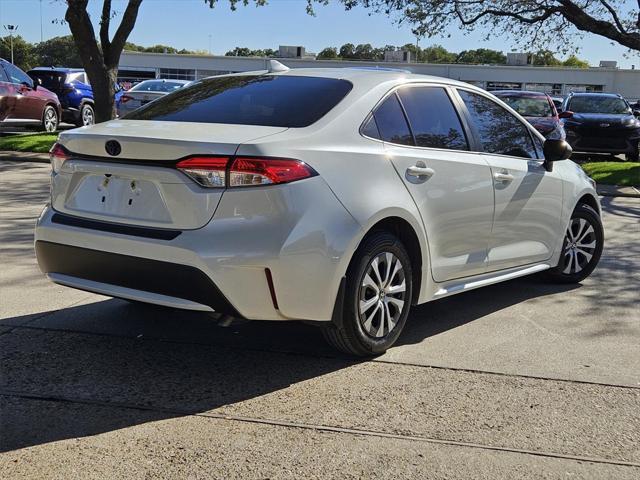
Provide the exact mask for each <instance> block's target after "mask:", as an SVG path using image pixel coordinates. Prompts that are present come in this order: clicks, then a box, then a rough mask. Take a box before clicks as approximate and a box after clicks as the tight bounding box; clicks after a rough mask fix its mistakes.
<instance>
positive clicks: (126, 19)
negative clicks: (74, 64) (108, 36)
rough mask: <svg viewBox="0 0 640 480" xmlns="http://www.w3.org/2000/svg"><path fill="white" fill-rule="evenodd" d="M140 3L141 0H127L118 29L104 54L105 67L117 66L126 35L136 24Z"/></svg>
mask: <svg viewBox="0 0 640 480" xmlns="http://www.w3.org/2000/svg"><path fill="white" fill-rule="evenodd" d="M105 1H106V0H105ZM141 3H142V0H129V3H128V4H127V8H126V10H125V11H124V15H123V16H122V21H121V22H120V26H118V30H116V33H115V35H114V36H113V40H112V41H111V45H110V48H109V53H108V55H106V54H105V65H107V67H117V66H118V60H119V59H120V53H121V52H122V49H123V48H124V44H125V43H126V41H127V37H128V36H129V34H130V33H131V31H132V30H133V27H134V26H135V24H136V18H137V17H138V9H139V8H140V4H141Z"/></svg>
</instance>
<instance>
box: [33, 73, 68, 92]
mask: <svg viewBox="0 0 640 480" xmlns="http://www.w3.org/2000/svg"><path fill="white" fill-rule="evenodd" d="M29 76H30V77H31V78H38V79H40V81H41V82H42V86H43V87H44V88H46V89H47V90H51V91H52V92H57V91H60V90H61V89H62V85H63V84H64V81H65V74H64V73H59V72H47V71H40V70H31V71H30V72H29Z"/></svg>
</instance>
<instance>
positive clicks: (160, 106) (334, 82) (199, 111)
mask: <svg viewBox="0 0 640 480" xmlns="http://www.w3.org/2000/svg"><path fill="white" fill-rule="evenodd" d="M351 88H352V85H351V83H350V82H348V81H346V80H339V79H334V78H320V77H297V76H293V75H281V76H280V75H278V76H274V75H261V76H246V75H242V76H229V77H212V78H207V79H204V80H201V81H199V82H197V83H195V84H194V85H192V86H189V87H186V88H181V89H179V90H176V91H175V92H173V93H170V94H169V95H166V96H164V97H163V98H161V99H158V100H156V101H154V102H152V103H149V104H148V105H146V106H144V107H142V108H140V109H138V110H135V111H133V112H131V113H130V114H128V115H126V116H125V117H124V119H125V120H161V121H172V122H203V123H229V124H236V125H263V126H269V127H307V126H309V125H311V124H312V123H314V122H316V121H317V120H319V119H320V118H322V117H323V116H324V115H325V114H326V113H327V112H329V111H330V110H331V109H332V108H333V107H335V106H336V105H337V104H338V102H340V100H342V99H343V98H344V97H345V95H346V94H347V93H349V91H350V90H351Z"/></svg>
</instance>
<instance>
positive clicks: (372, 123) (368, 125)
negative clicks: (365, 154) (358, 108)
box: [361, 115, 380, 138]
mask: <svg viewBox="0 0 640 480" xmlns="http://www.w3.org/2000/svg"><path fill="white" fill-rule="evenodd" d="M361 132H362V134H363V135H365V136H367V137H371V138H380V131H379V130H378V125H376V119H375V118H373V115H371V116H370V117H369V119H368V120H367V121H366V122H365V123H364V125H363V126H362V130H361Z"/></svg>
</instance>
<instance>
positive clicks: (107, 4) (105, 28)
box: [100, 0, 111, 52]
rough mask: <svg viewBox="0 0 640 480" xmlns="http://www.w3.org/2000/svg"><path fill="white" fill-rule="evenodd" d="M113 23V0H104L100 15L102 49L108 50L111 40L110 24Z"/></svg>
mask: <svg viewBox="0 0 640 480" xmlns="http://www.w3.org/2000/svg"><path fill="white" fill-rule="evenodd" d="M110 23H111V0H104V2H103V3H102V16H101V17H100V43H101V45H102V51H103V52H105V51H108V50H109V46H110V45H111V41H110V40H109V24H110Z"/></svg>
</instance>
